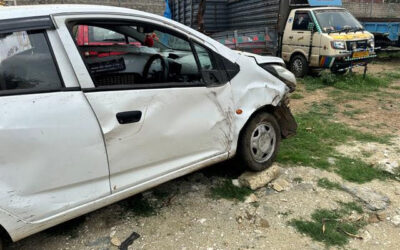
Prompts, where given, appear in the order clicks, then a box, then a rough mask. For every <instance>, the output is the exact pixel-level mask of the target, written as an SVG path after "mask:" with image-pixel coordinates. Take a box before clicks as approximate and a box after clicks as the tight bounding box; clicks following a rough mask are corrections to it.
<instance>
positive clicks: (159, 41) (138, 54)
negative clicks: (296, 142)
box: [71, 22, 202, 88]
mask: <svg viewBox="0 0 400 250" xmlns="http://www.w3.org/2000/svg"><path fill="white" fill-rule="evenodd" d="M81 27H88V28H87V30H88V31H90V30H93V31H101V35H100V34H99V35H98V36H97V37H94V38H93V39H95V40H96V43H95V44H93V46H91V44H90V42H89V44H87V43H82V42H81V41H82V39H81V37H84V36H82V35H80V34H79V32H85V30H83V29H82V28H81ZM80 30H81V31H80ZM71 31H72V36H73V37H74V38H75V41H76V44H77V46H78V49H79V50H80V53H81V55H82V58H83V60H84V62H85V64H86V66H87V68H88V71H89V74H90V75H91V77H92V79H93V82H94V85H95V87H96V88H98V87H105V86H107V87H135V86H136V87H145V86H143V85H144V84H147V85H148V84H171V83H175V84H176V83H178V84H179V83H180V84H186V85H187V84H195V85H201V84H202V81H201V74H200V71H199V67H198V65H197V61H196V57H195V55H194V53H193V50H192V47H191V45H190V42H189V40H188V39H187V38H186V37H185V36H184V35H181V34H178V33H175V32H174V31H170V30H169V29H166V28H164V27H160V26H156V25H152V24H145V23H132V24H127V23H126V22H125V23H123V24H115V23H114V24H112V25H110V24H104V23H101V24H100V23H80V24H75V25H74V26H73V27H71ZM123 37H125V41H128V43H126V42H119V41H120V40H121V41H122V38H123ZM88 45H89V46H88Z"/></svg>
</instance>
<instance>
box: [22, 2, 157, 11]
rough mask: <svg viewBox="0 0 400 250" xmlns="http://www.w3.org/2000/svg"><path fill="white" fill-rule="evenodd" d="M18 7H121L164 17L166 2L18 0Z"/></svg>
mask: <svg viewBox="0 0 400 250" xmlns="http://www.w3.org/2000/svg"><path fill="white" fill-rule="evenodd" d="M17 3H18V5H27V4H59V3H64V4H99V5H111V6H121V7H125V8H131V9H137V10H143V11H147V12H151V13H155V14H159V15H162V14H163V13H164V10H165V1H164V0H17Z"/></svg>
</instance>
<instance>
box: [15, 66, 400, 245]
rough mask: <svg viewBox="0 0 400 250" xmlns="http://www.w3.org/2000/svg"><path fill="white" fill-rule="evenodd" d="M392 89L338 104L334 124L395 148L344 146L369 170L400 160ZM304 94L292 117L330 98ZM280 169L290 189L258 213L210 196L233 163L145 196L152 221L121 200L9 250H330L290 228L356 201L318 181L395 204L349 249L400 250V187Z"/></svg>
mask: <svg viewBox="0 0 400 250" xmlns="http://www.w3.org/2000/svg"><path fill="white" fill-rule="evenodd" d="M399 68H400V62H397V63H396V64H394V63H391V62H384V63H375V64H371V65H370V67H369V72H370V73H371V74H376V73H378V72H382V71H393V70H397V69H399ZM393 86H396V87H395V88H386V89H384V90H382V92H383V93H386V92H387V93H389V94H387V95H386V94H380V95H376V94H373V93H372V94H369V96H368V97H367V98H363V99H361V100H346V101H345V102H344V103H342V104H340V105H338V107H339V110H338V115H337V122H341V123H345V124H348V125H350V126H352V127H353V128H356V129H360V130H362V131H368V132H373V133H378V134H379V133H380V134H387V133H390V134H391V135H392V138H391V141H392V144H391V145H382V144H379V143H370V144H368V143H367V144H365V143H360V142H357V141H353V142H348V143H347V144H345V145H341V146H339V147H338V148H337V150H338V152H340V153H342V154H343V155H352V156H357V157H359V158H361V159H363V160H365V161H366V162H369V163H371V164H385V163H386V162H385V161H388V160H389V161H396V160H397V161H398V160H399V159H400V100H399V99H398V97H397V96H398V95H397V96H396V95H393V94H391V93H398V94H400V80H399V81H397V82H396V83H394V84H393V85H392V86H391V87H393ZM299 89H300V91H299V93H301V95H303V96H304V98H302V99H296V100H292V102H291V106H292V109H293V111H294V112H295V113H301V112H305V111H306V110H307V109H308V108H309V107H310V105H311V104H312V103H315V102H317V103H318V102H322V101H325V100H327V99H328V98H329V96H328V92H329V91H331V89H329V88H326V89H320V90H316V91H313V92H309V91H306V90H305V88H304V86H302V85H299ZM346 104H347V105H346ZM350 106H351V107H352V109H353V110H361V111H360V112H358V113H357V114H352V115H351V116H349V115H345V114H343V112H345V111H346V109H347V108H346V107H350ZM365 152H367V153H365ZM281 167H283V169H284V173H283V174H282V175H281V177H280V178H282V179H285V180H286V181H287V182H288V185H287V187H286V188H285V190H284V191H282V192H276V191H274V190H273V189H271V188H268V187H264V188H261V189H259V190H257V191H256V192H255V195H256V199H257V203H256V204H257V206H255V205H254V203H253V204H251V203H245V202H239V201H229V200H225V199H215V198H212V197H211V195H210V187H212V186H215V185H217V184H218V183H221V182H223V181H224V177H222V175H221V173H224V172H229V171H231V169H232V168H231V163H229V162H228V163H223V164H218V165H215V166H212V167H210V168H209V169H206V170H202V171H198V172H196V173H193V174H191V175H188V176H185V177H183V178H180V179H177V180H173V181H170V182H168V183H165V184H163V185H161V186H159V187H157V188H155V189H152V190H149V191H147V192H145V193H144V194H143V196H144V197H145V198H146V199H147V200H149V201H150V202H151V203H154V204H158V205H159V208H157V209H156V210H155V213H156V214H155V215H152V216H138V215H135V214H134V213H132V211H130V210H129V208H127V205H126V203H127V202H126V201H122V202H119V203H117V204H114V205H111V206H108V207H105V208H103V209H100V210H98V211H95V212H93V213H91V214H88V215H86V216H83V217H81V218H78V219H76V220H73V221H72V222H68V223H64V224H62V225H60V226H57V227H55V228H52V229H49V230H47V231H45V232H41V233H38V234H36V235H33V236H31V237H29V238H26V239H24V240H22V241H19V242H17V243H14V244H11V245H10V246H9V249H27V250H31V249H118V248H117V247H116V246H115V245H113V243H118V241H120V242H122V241H124V240H125V239H127V238H128V237H129V236H130V235H131V234H132V233H133V232H135V233H137V234H139V235H140V237H139V238H138V239H136V240H135V241H134V242H133V243H132V244H131V245H130V246H129V247H128V249H182V250H183V249H207V250H208V249H295V248H296V249H325V248H326V247H325V245H324V244H322V243H320V242H316V241H313V240H312V239H311V238H309V237H308V236H306V235H303V234H301V233H299V232H297V231H296V229H295V228H293V227H292V226H289V225H288V222H289V221H290V220H292V219H295V218H303V219H309V218H310V215H311V214H312V212H313V211H314V210H315V209H319V208H326V209H337V208H338V201H342V202H350V201H355V198H354V197H352V196H351V195H350V194H348V193H346V192H343V191H339V190H328V189H325V188H322V187H320V186H318V185H317V183H318V180H319V179H321V178H327V179H329V180H330V181H335V182H338V183H341V184H345V185H352V186H357V187H368V188H371V189H373V190H374V191H376V192H378V193H381V194H383V195H386V196H387V197H388V198H389V199H390V205H389V206H388V208H386V209H385V210H384V211H383V212H382V214H381V215H382V217H383V219H382V221H377V222H376V223H370V224H368V225H367V226H366V227H364V228H363V229H361V231H360V236H362V238H363V239H362V240H360V239H356V238H352V239H350V242H349V244H347V245H346V246H345V247H344V248H345V249H399V246H400V227H398V226H397V227H396V226H395V224H393V222H392V219H393V218H394V217H396V216H398V215H400V182H398V181H396V180H386V181H380V180H374V181H372V182H368V183H365V184H354V183H348V182H346V181H344V180H343V179H342V178H341V177H340V176H338V175H336V174H335V173H332V172H328V171H323V170H320V169H315V168H310V167H307V166H281ZM160 194H162V195H160ZM128 207H129V206H128ZM368 213H369V212H366V214H367V215H368ZM371 213H372V212H371ZM112 242H113V243H112ZM333 248H334V249H335V247H333Z"/></svg>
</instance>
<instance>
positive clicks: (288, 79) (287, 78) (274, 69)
mask: <svg viewBox="0 0 400 250" xmlns="http://www.w3.org/2000/svg"><path fill="white" fill-rule="evenodd" d="M260 66H261V67H262V68H263V69H265V70H266V71H268V72H269V73H271V74H272V75H273V76H275V77H276V78H278V79H279V80H281V81H282V82H284V83H285V84H286V86H288V87H289V92H290V93H291V92H293V91H295V89H296V84H297V82H296V77H295V76H294V75H293V73H292V72H290V71H289V70H287V69H286V68H285V67H282V66H281V65H277V64H262V65H260Z"/></svg>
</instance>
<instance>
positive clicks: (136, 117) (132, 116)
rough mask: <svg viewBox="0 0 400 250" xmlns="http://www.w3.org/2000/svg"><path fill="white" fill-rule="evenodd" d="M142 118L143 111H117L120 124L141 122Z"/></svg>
mask: <svg viewBox="0 0 400 250" xmlns="http://www.w3.org/2000/svg"><path fill="white" fill-rule="evenodd" d="M141 118H142V112H141V111H127V112H120V113H117V120H118V122H119V124H129V123H135V122H139V121H140V119H141Z"/></svg>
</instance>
